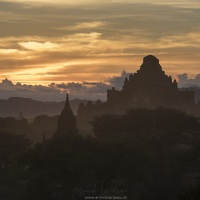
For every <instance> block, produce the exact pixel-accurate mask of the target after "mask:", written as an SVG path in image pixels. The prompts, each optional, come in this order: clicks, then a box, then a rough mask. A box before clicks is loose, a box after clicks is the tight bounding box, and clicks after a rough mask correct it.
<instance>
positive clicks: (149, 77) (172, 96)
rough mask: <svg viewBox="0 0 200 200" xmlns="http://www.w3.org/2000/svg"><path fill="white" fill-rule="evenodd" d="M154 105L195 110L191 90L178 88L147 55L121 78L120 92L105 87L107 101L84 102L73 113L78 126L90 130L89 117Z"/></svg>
mask: <svg viewBox="0 0 200 200" xmlns="http://www.w3.org/2000/svg"><path fill="white" fill-rule="evenodd" d="M157 107H165V108H173V109H179V110H182V111H185V112H187V113H190V114H191V113H192V112H193V110H195V102H194V92H193V91H187V90H185V91H180V90H179V89H178V87H177V82H176V80H173V79H172V77H171V76H168V75H166V74H165V72H164V71H163V70H162V67H161V65H160V63H159V60H158V59H157V58H156V57H155V56H153V55H148V56H146V57H144V59H143V63H142V65H141V66H140V69H139V70H137V72H136V73H134V74H130V76H129V78H126V79H125V80H124V85H123V88H122V90H121V91H119V90H116V89H115V88H114V87H113V88H112V89H111V90H107V101H106V102H105V103H102V102H101V101H100V100H97V101H96V102H95V103H94V104H93V103H92V102H91V101H88V102H87V104H86V105H84V104H80V105H79V109H78V112H77V125H78V129H80V130H82V131H84V130H85V131H88V130H90V121H91V120H92V118H93V117H95V116H99V115H102V114H109V113H110V114H111V113H116V114H123V113H124V112H125V111H126V110H128V109H131V108H148V109H155V108H157Z"/></svg>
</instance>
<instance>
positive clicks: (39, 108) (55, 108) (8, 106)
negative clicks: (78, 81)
mask: <svg viewBox="0 0 200 200" xmlns="http://www.w3.org/2000/svg"><path fill="white" fill-rule="evenodd" d="M86 102H87V100H80V99H73V100H70V106H71V108H72V110H73V112H74V114H75V115H76V112H77V109H78V106H79V104H80V103H84V104H85V103H86ZM64 104H65V101H62V102H42V101H37V100H33V99H30V98H22V97H11V98H9V99H7V100H5V99H0V117H8V116H9V117H11V116H12V117H18V116H19V113H20V112H23V115H24V117H25V118H29V117H35V116H38V115H43V114H45V115H49V116H53V115H59V114H60V112H61V110H62V109H63V107H64Z"/></svg>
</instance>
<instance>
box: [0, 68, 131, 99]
mask: <svg viewBox="0 0 200 200" xmlns="http://www.w3.org/2000/svg"><path fill="white" fill-rule="evenodd" d="M128 76H129V74H128V73H126V72H125V71H123V72H122V73H121V75H120V76H117V77H111V78H109V79H108V80H106V82H68V83H51V84H49V85H48V86H43V85H30V84H29V85H27V84H21V83H19V82H18V83H16V84H15V83H13V82H12V81H10V80H8V79H4V80H2V82H1V83H0V99H7V98H10V97H25V98H32V99H34V100H40V101H63V100H64V99H65V96H66V93H67V92H68V93H70V98H71V99H74V98H79V99H89V100H97V99H101V100H106V92H107V89H111V88H112V87H116V88H117V89H121V87H122V85H123V82H124V79H125V77H128Z"/></svg>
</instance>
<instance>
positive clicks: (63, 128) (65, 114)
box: [56, 94, 77, 135]
mask: <svg viewBox="0 0 200 200" xmlns="http://www.w3.org/2000/svg"><path fill="white" fill-rule="evenodd" d="M76 131H77V129H76V118H75V116H74V114H73V112H72V109H71V107H70V104H69V95H68V94H67V95H66V102H65V107H64V109H63V110H62V112H61V115H60V117H59V118H58V127H57V131H56V134H59V135H61V134H72V133H75V132H76Z"/></svg>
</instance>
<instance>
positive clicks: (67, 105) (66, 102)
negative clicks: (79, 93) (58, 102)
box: [65, 93, 70, 108]
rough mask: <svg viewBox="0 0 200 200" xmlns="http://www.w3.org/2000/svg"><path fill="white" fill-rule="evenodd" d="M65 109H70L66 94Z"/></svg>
mask: <svg viewBox="0 0 200 200" xmlns="http://www.w3.org/2000/svg"><path fill="white" fill-rule="evenodd" d="M65 108H70V104H69V94H68V93H67V95H66V101H65Z"/></svg>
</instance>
